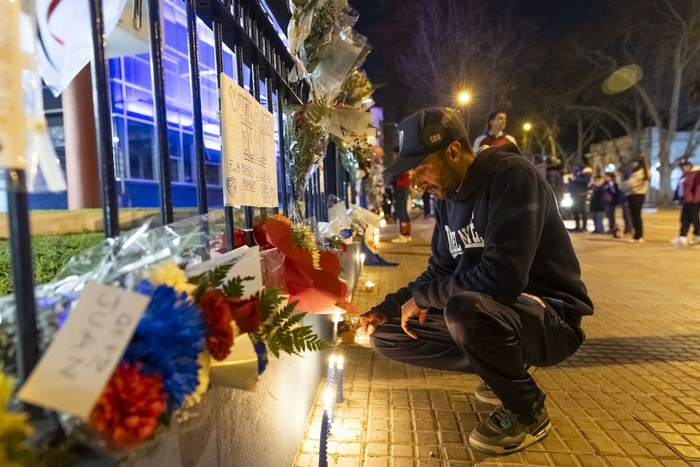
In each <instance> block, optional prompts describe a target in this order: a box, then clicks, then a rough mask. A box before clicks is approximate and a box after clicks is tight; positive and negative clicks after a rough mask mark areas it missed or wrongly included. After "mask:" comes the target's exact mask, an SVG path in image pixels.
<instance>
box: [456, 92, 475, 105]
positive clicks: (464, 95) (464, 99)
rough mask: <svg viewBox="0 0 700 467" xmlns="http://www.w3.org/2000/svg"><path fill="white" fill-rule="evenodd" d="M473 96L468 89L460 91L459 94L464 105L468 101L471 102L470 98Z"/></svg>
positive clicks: (460, 101)
mask: <svg viewBox="0 0 700 467" xmlns="http://www.w3.org/2000/svg"><path fill="white" fill-rule="evenodd" d="M471 98H472V96H470V95H469V93H468V92H466V91H462V92H460V93H459V96H458V99H459V103H460V104H462V105H464V104H466V103H467V102H469V100H470V99H471Z"/></svg>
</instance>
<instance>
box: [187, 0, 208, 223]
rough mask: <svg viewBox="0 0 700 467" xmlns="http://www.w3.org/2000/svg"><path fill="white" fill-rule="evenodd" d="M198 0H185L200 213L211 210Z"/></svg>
mask: <svg viewBox="0 0 700 467" xmlns="http://www.w3.org/2000/svg"><path fill="white" fill-rule="evenodd" d="M195 2H196V0H185V10H186V14H187V48H188V51H189V62H190V63H189V65H190V92H191V93H192V117H193V118H192V133H193V137H194V156H195V164H196V168H197V175H196V177H197V207H198V208H199V214H206V213H207V212H208V211H209V207H208V203H207V176H206V167H205V164H204V130H203V128H202V90H201V84H200V82H199V44H198V43H197V13H196V10H195Z"/></svg>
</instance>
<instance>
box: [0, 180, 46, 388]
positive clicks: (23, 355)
mask: <svg viewBox="0 0 700 467" xmlns="http://www.w3.org/2000/svg"><path fill="white" fill-rule="evenodd" d="M5 176H6V183H7V210H8V212H7V214H8V218H9V219H8V221H9V223H10V225H9V227H10V232H9V233H10V254H11V256H12V286H13V290H14V295H15V316H16V319H17V337H16V339H17V381H18V383H19V384H22V383H23V382H24V381H25V380H26V379H27V377H28V376H29V373H31V371H32V369H33V368H34V365H36V362H37V360H38V359H39V333H38V331H37V327H36V302H35V300H34V273H33V270H32V243H31V235H30V231H29V202H28V198H27V182H26V174H25V171H24V170H13V169H7V170H6V171H5Z"/></svg>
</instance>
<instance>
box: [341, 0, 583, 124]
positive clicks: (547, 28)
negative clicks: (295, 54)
mask: <svg viewBox="0 0 700 467" xmlns="http://www.w3.org/2000/svg"><path fill="white" fill-rule="evenodd" d="M424 1H439V0H424ZM483 1H490V0H483ZM592 2H593V0H515V1H514V2H513V4H514V12H515V14H516V15H518V16H519V17H522V18H524V19H528V20H529V21H532V23H533V24H534V26H535V27H536V28H537V30H538V34H537V38H538V40H539V41H540V44H541V45H542V46H546V45H547V44H551V43H554V42H556V41H558V40H561V39H562V38H563V37H564V36H565V35H566V34H567V32H569V31H571V30H572V29H574V28H575V27H576V26H578V25H580V24H582V22H584V21H585V20H586V19H587V18H588V17H589V16H590V10H591V4H592ZM396 4H398V5H401V1H399V0H383V1H381V2H377V1H376V0H350V5H352V6H353V7H354V8H355V9H356V10H357V11H358V12H359V14H360V17H359V20H358V23H357V25H356V26H355V29H356V30H357V31H358V32H359V33H361V34H364V35H365V36H367V37H368V39H369V43H370V44H373V40H372V39H373V37H372V36H373V31H374V30H375V29H377V28H381V25H382V21H386V16H387V10H389V9H390V8H392V5H396ZM399 7H400V6H399ZM377 45H378V44H377V41H376V40H375V42H374V48H373V50H372V52H371V53H370V54H369V56H368V58H367V61H366V63H365V65H364V66H363V69H365V70H366V71H367V74H368V75H369V77H370V79H371V80H372V81H373V82H374V83H381V82H382V81H385V80H386V78H385V76H384V74H383V73H382V66H383V62H385V61H386V57H387V55H388V54H390V53H391V51H390V50H382V48H381V46H379V47H378V46H377ZM385 86H392V83H390V82H387V83H385ZM381 94H382V93H378V95H377V96H375V97H379V99H377V100H378V104H381V103H382V102H381ZM387 110H389V109H385V112H386V111H387ZM389 113H391V112H389Z"/></svg>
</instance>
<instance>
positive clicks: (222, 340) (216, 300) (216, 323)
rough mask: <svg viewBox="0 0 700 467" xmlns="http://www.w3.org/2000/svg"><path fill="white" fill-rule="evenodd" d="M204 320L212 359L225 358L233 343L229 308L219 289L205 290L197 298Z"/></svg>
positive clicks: (208, 348)
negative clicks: (207, 327)
mask: <svg viewBox="0 0 700 467" xmlns="http://www.w3.org/2000/svg"><path fill="white" fill-rule="evenodd" d="M199 306H200V307H201V308H202V316H203V317H204V321H205V322H206V323H207V324H208V325H209V333H208V334H207V350H208V351H209V353H210V354H211V356H212V357H213V358H214V360H223V359H225V358H226V357H227V356H228V354H229V352H230V350H231V346H232V345H233V327H232V326H231V321H232V320H233V317H232V316H231V310H230V308H229V306H228V304H227V303H226V301H225V298H224V295H223V294H222V293H221V291H220V290H216V289H212V290H207V291H206V292H205V293H204V295H202V298H201V299H200V300H199Z"/></svg>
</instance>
